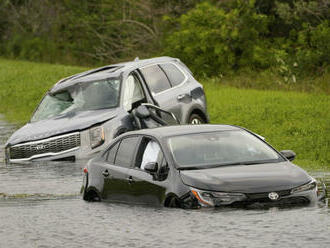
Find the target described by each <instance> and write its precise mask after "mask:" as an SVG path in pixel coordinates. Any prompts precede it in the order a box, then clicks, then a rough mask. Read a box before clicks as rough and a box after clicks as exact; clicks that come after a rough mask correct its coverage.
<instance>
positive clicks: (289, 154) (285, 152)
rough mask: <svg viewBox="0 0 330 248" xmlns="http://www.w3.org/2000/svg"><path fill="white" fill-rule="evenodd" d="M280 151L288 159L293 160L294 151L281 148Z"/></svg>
mask: <svg viewBox="0 0 330 248" xmlns="http://www.w3.org/2000/svg"><path fill="white" fill-rule="evenodd" d="M280 153H281V154H282V155H283V156H284V157H286V158H287V159H288V160H290V161H292V160H294V158H295V157H296V153H295V152H294V151H291V150H283V151H280Z"/></svg>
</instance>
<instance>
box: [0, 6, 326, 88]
mask: <svg viewBox="0 0 330 248" xmlns="http://www.w3.org/2000/svg"><path fill="white" fill-rule="evenodd" d="M329 7H330V0H268V1H263V0H221V1H219V0H208V1H202V0H182V1H175V0H123V1H115V0H89V1H74V0H57V1H52V0H0V54H1V56H4V57H7V58H8V57H9V58H14V59H26V60H32V61H44V62H51V63H64V64H78V65H93V66H95V65H104V64H111V63H117V62H119V61H121V60H131V59H134V58H135V57H140V58H145V57H152V56H158V55H172V56H174V57H179V58H180V59H181V60H183V62H185V63H186V64H188V66H189V67H190V68H191V69H192V70H193V72H194V73H195V74H196V75H197V76H200V77H203V76H204V77H205V76H206V77H210V76H222V75H225V76H230V75H234V74H236V73H240V72H241V71H246V70H250V71H256V72H260V73H262V72H263V71H272V72H273V73H276V74H277V76H278V77H280V79H279V80H280V81H281V83H282V84H287V85H297V84H301V82H304V81H305V80H304V78H305V77H317V76H321V75H322V74H324V73H327V70H329V68H330V67H329V60H330V51H329V49H330V48H329V46H330V45H329V44H330V21H329V20H330V11H329ZM311 82H312V81H311ZM288 87H291V86H288Z"/></svg>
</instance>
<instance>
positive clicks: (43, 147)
mask: <svg viewBox="0 0 330 248" xmlns="http://www.w3.org/2000/svg"><path fill="white" fill-rule="evenodd" d="M45 148H46V145H37V146H36V149H37V150H38V151H39V150H42V149H45Z"/></svg>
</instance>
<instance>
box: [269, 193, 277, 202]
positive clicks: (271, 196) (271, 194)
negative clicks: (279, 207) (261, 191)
mask: <svg viewBox="0 0 330 248" xmlns="http://www.w3.org/2000/svg"><path fill="white" fill-rule="evenodd" d="M268 197H269V199H271V200H272V201H276V200H277V199H278V198H279V195H278V194H277V193H276V192H270V193H269V194H268Z"/></svg>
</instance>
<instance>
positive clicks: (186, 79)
mask: <svg viewBox="0 0 330 248" xmlns="http://www.w3.org/2000/svg"><path fill="white" fill-rule="evenodd" d="M163 64H172V65H174V66H175V67H176V68H178V69H179V71H180V72H181V73H182V74H183V75H184V77H185V78H184V79H183V81H182V82H181V83H180V84H178V85H176V86H174V87H171V88H169V89H166V90H163V91H161V92H158V93H153V92H152V91H151V89H150V87H149V85H148V83H147V82H146V84H147V86H148V88H149V89H150V91H151V94H152V96H158V95H160V94H162V93H164V92H167V91H169V90H172V89H175V88H178V87H181V86H182V85H183V84H185V83H186V82H187V81H188V76H187V74H186V73H185V72H184V71H183V70H182V69H181V68H180V67H179V66H178V65H177V64H176V63H175V62H173V61H169V62H161V63H153V64H149V65H145V66H143V67H140V68H138V69H143V68H146V67H149V66H153V65H163ZM160 69H161V70H162V71H163V69H162V68H160ZM163 72H164V71H163ZM164 74H165V76H166V77H167V75H166V73H165V72H164ZM167 79H168V78H167ZM168 81H169V83H170V84H171V82H170V80H169V79H168Z"/></svg>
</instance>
